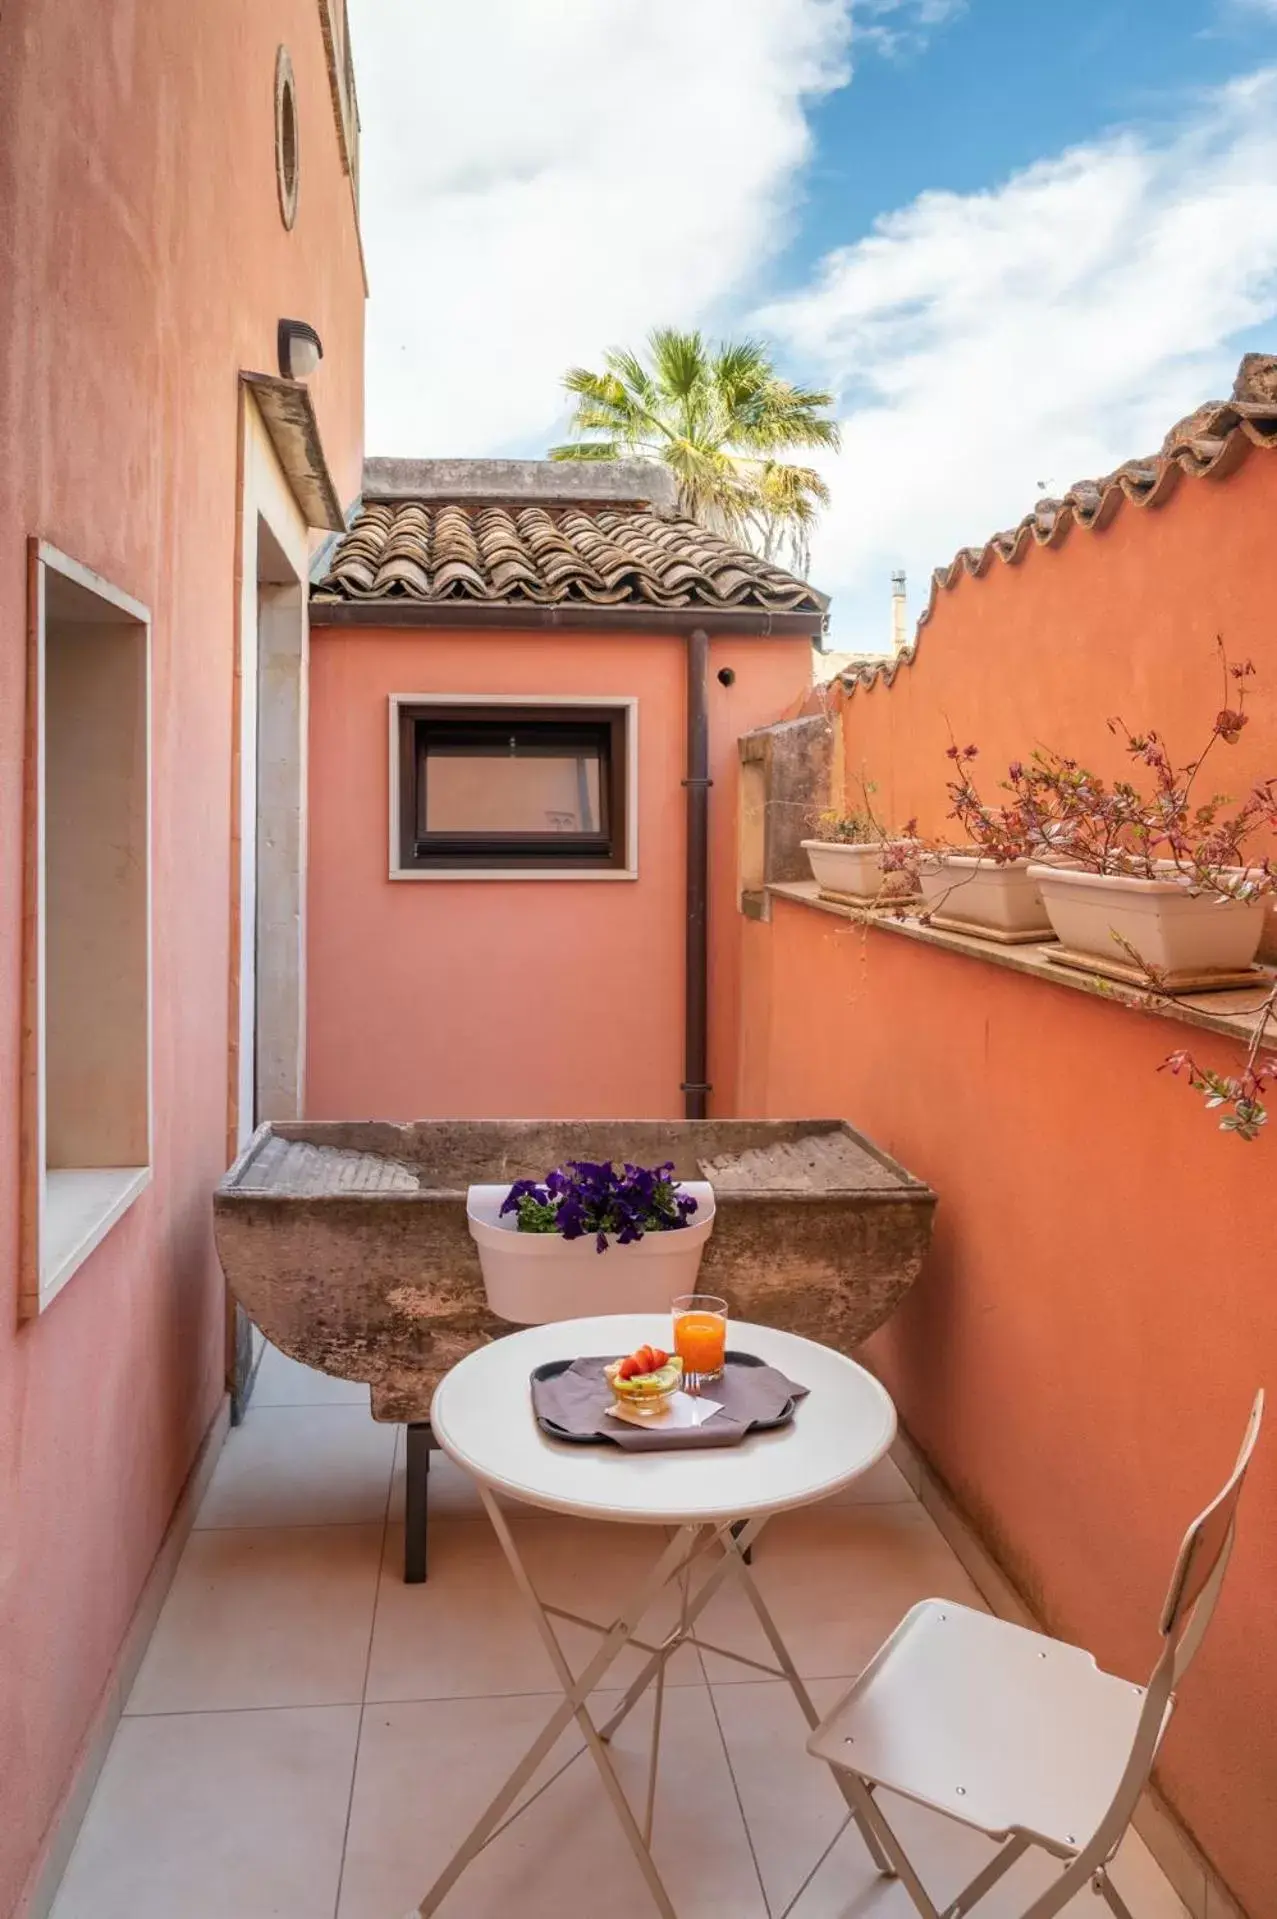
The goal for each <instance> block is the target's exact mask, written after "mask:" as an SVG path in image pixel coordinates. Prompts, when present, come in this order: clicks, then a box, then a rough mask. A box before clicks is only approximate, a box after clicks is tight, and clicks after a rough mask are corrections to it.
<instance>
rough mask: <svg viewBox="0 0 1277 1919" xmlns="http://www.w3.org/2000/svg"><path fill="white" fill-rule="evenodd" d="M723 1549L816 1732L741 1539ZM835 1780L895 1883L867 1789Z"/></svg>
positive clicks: (808, 1701) (815, 1719) (812, 1710)
mask: <svg viewBox="0 0 1277 1919" xmlns="http://www.w3.org/2000/svg"><path fill="white" fill-rule="evenodd" d="M742 1537H743V1535H742ZM723 1546H724V1551H725V1553H726V1555H727V1558H728V1559H729V1560H735V1561H736V1567H735V1570H736V1575H737V1578H738V1580H739V1581H740V1584H741V1585H742V1586H743V1587H744V1588H745V1597H746V1598H747V1599H748V1601H749V1603H750V1605H751V1606H752V1607H753V1609H754V1615H755V1617H756V1618H757V1620H758V1623H759V1625H760V1626H761V1627H762V1629H763V1632H764V1634H765V1635H766V1638H767V1643H768V1645H769V1646H770V1647H771V1649H772V1651H773V1653H774V1654H775V1655H776V1664H777V1665H778V1666H779V1667H780V1670H781V1673H782V1674H783V1676H784V1677H785V1679H787V1680H788V1682H789V1689H790V1691H791V1692H792V1693H793V1695H794V1698H795V1699H796V1700H797V1701H798V1705H799V1708H800V1709H801V1711H802V1714H803V1717H804V1718H805V1719H806V1721H807V1724H808V1725H809V1726H810V1727H811V1728H812V1730H813V1731H815V1729H816V1727H817V1726H818V1725H819V1724H820V1714H819V1713H818V1712H817V1711H816V1707H815V1705H814V1703H813V1701H812V1697H811V1694H810V1693H809V1692H808V1690H807V1688H806V1686H804V1684H803V1682H802V1679H801V1677H800V1675H799V1672H798V1668H797V1666H795V1664H794V1662H793V1660H792V1659H791V1658H790V1656H789V1648H788V1647H787V1646H786V1644H785V1642H784V1640H783V1639H782V1638H781V1636H780V1631H779V1629H778V1627H777V1625H776V1622H775V1620H774V1619H773V1618H772V1616H771V1614H770V1613H769V1612H768V1610H767V1607H766V1605H765V1604H764V1601H763V1595H762V1594H761V1593H760V1592H759V1590H758V1587H757V1586H756V1585H755V1584H754V1575H753V1573H752V1572H751V1571H750V1569H749V1565H748V1563H747V1561H746V1559H745V1550H746V1548H745V1547H744V1546H742V1543H741V1538H738V1537H737V1536H736V1535H735V1534H734V1533H733V1534H730V1535H729V1536H728V1537H727V1539H725V1540H724V1542H723ZM830 1770H831V1771H834V1768H832V1767H831V1768H830ZM834 1777H835V1780H836V1782H837V1785H838V1789H839V1791H840V1792H841V1793H842V1796H843V1799H844V1800H845V1801H846V1804H847V1810H848V1811H849V1812H850V1813H851V1816H852V1818H853V1819H854V1820H855V1822H856V1825H857V1826H858V1827H859V1829H860V1836H861V1838H862V1839H863V1840H864V1842H865V1847H866V1849H867V1851H868V1853H869V1857H870V1858H871V1859H872V1860H873V1862H874V1865H875V1866H876V1867H877V1868H878V1871H879V1872H880V1873H882V1875H883V1877H884V1878H887V1879H894V1878H895V1876H896V1871H895V1867H894V1866H893V1865H892V1863H891V1861H890V1859H889V1858H888V1857H887V1854H886V1852H885V1851H884V1849H883V1845H882V1842H881V1840H880V1839H879V1837H878V1834H877V1832H876V1831H875V1829H874V1826H873V1824H872V1815H873V1805H872V1801H870V1803H869V1805H868V1807H866V1805H865V1799H866V1798H868V1789H867V1788H866V1787H863V1786H860V1784H859V1781H856V1780H853V1779H851V1778H849V1777H847V1776H846V1775H844V1774H842V1773H840V1772H836V1771H834ZM862 1795H863V1797H862Z"/></svg>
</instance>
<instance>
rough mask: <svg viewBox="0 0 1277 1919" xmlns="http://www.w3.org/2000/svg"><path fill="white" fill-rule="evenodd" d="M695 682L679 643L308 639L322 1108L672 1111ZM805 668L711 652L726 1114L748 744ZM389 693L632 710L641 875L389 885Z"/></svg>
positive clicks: (791, 643)
mask: <svg viewBox="0 0 1277 1919" xmlns="http://www.w3.org/2000/svg"><path fill="white" fill-rule="evenodd" d="M723 666H731V667H732V668H733V669H734V670H735V673H736V680H735V683H734V685H732V686H730V687H724V686H721V685H720V684H719V682H718V679H717V674H718V672H719V670H720V668H721V667H723ZM685 673H686V667H685V652H684V644H683V642H682V640H681V639H678V638H672V637H666V636H660V637H652V636H647V637H644V636H643V635H641V634H636V635H633V636H631V635H629V634H624V633H597V634H590V633H581V634H575V633H573V634H566V635H565V634H555V635H545V634H542V633H540V632H536V631H531V632H529V631H522V632H521V631H507V632H504V633H502V632H500V631H493V632H490V633H487V632H485V633H480V632H473V633H472V632H463V633H458V632H448V631H436V632H431V631H418V632H413V631H408V630H401V631H396V632H382V631H376V630H370V629H367V628H358V627H356V628H349V627H347V628H342V627H325V626H318V625H317V626H313V627H312V629H311V687H310V700H311V706H310V711H311V739H310V764H311V796H310V882H309V927H308V974H309V978H308V1008H309V1011H308V1032H307V1110H308V1112H309V1113H310V1114H311V1115H312V1116H314V1117H316V1118H335V1117H352V1116H355V1115H375V1116H377V1117H378V1118H384V1119H414V1118H426V1117H430V1116H450V1117H459V1118H468V1117H474V1116H479V1115H483V1116H488V1117H516V1118H518V1117H523V1118H530V1117H547V1118H557V1117H563V1116H568V1115H573V1114H577V1115H580V1114H586V1115H590V1114H598V1115H601V1116H609V1115H623V1116H632V1117H653V1116H662V1115H677V1114H679V1113H681V1112H682V1110H683V1107H682V1095H681V1094H680V1092H679V1086H680V1082H681V1081H682V1078H683V1052H682V1048H683V929H684V909H683V900H684V869H683V851H684V843H685V825H684V822H685V797H684V791H683V788H682V785H681V784H680V782H681V780H682V777H683V771H684V752H685V690H684V689H685ZM809 677H810V646H809V642H808V641H807V640H806V639H803V638H799V639H796V640H793V639H786V640H754V639H747V640H740V641H735V642H733V641H732V640H731V639H730V638H724V639H721V640H717V639H716V640H715V642H714V644H713V646H712V648H711V660H710V680H709V690H710V701H709V706H710V726H711V771H712V773H713V776H714V778H715V780H716V786H715V788H714V790H713V793H712V795H711V842H712V843H711V874H712V882H711V884H712V897H711V911H710V938H711V964H710V1001H711V1015H710V1019H711V1026H710V1040H711V1059H710V1075H711V1078H712V1079H713V1081H714V1085H715V1092H714V1096H713V1107H714V1109H715V1110H717V1111H727V1112H729V1111H731V1110H732V1109H733V1105H734V1098H735V1093H734V1086H733V1084H732V1079H733V1073H734V1062H735V1028H736V995H737V971H738V969H737V954H738V942H739V935H740V921H739V919H738V916H737V913H736V910H735V884H736V880H735V869H736V845H735V840H736V816H735V796H736V779H735V763H736V741H737V738H738V736H739V734H741V733H742V732H745V731H747V730H748V729H749V728H751V727H753V726H757V725H759V724H761V723H763V722H764V721H768V720H772V719H775V718H776V717H778V716H779V715H780V714H781V713H783V712H784V711H786V710H787V709H788V708H789V707H791V706H792V705H793V704H794V703H795V701H796V700H797V699H799V698H800V696H801V695H802V693H803V691H804V689H805V687H806V685H807V683H808V680H809ZM392 693H400V694H404V693H407V694H412V693H421V694H426V695H429V694H431V693H436V694H438V693H453V694H457V693H462V694H483V693H502V694H505V695H517V694H519V693H529V694H531V693H535V694H539V695H542V696H551V695H554V694H562V695H578V696H592V695H598V696H600V697H630V696H633V697H636V698H637V699H638V701H639V714H638V739H639V772H638V808H639V878H638V879H637V880H633V881H628V880H574V879H565V880H548V881H541V880H536V881H532V880H528V881H492V880H424V881H421V880H391V879H389V878H388V877H387V873H388V813H387V805H388V801H387V794H388V784H389V771H388V752H389V744H388V741H389V729H388V718H387V714H388V701H389V698H390V695H391V694H392Z"/></svg>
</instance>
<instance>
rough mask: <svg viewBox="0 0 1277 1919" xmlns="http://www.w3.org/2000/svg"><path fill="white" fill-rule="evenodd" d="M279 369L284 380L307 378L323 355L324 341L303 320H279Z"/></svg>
mask: <svg viewBox="0 0 1277 1919" xmlns="http://www.w3.org/2000/svg"><path fill="white" fill-rule="evenodd" d="M276 337H277V342H278V351H279V370H280V372H281V374H282V375H283V377H284V378H285V379H286V380H308V379H309V378H310V376H311V374H312V373H313V372H314V371H315V368H316V367H317V366H318V365H319V362H320V361H321V360H322V359H323V357H324V343H323V341H322V340H321V339H320V337H319V335H318V334H317V333H316V331H315V329H314V327H313V326H307V324H306V322H305V321H304V320H281V321H280V323H279V332H278V334H277V336H276Z"/></svg>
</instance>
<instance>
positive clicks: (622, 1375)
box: [616, 1353, 643, 1379]
mask: <svg viewBox="0 0 1277 1919" xmlns="http://www.w3.org/2000/svg"><path fill="white" fill-rule="evenodd" d="M642 1370H643V1368H642V1367H641V1366H640V1365H639V1363H638V1360H637V1358H636V1357H635V1355H634V1354H633V1353H631V1354H630V1356H629V1358H628V1359H623V1360H621V1362H620V1364H619V1365H618V1366H617V1369H616V1376H617V1378H618V1379H633V1378H634V1376H635V1374H636V1373H641V1372H642Z"/></svg>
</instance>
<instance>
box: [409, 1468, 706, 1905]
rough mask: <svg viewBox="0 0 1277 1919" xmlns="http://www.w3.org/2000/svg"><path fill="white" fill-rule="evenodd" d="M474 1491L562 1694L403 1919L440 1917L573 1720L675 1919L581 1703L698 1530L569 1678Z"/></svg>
mask: <svg viewBox="0 0 1277 1919" xmlns="http://www.w3.org/2000/svg"><path fill="white" fill-rule="evenodd" d="M479 1491H480V1496H481V1497H482V1499H483V1503H484V1505H485V1507H486V1508H487V1512H488V1517H489V1519H490V1520H491V1521H492V1525H493V1529H494V1531H495V1532H496V1535H497V1538H498V1539H499V1540H500V1542H501V1547H502V1550H503V1552H504V1553H505V1556H506V1558H507V1560H508V1561H509V1563H510V1569H511V1571H512V1572H513V1574H514V1577H515V1582H516V1584H517V1585H518V1587H519V1590H520V1592H521V1593H522V1594H523V1596H524V1598H525V1599H526V1601H527V1603H528V1607H529V1609H530V1611H531V1612H532V1615H533V1618H534V1620H535V1622H536V1626H537V1630H538V1632H539V1633H540V1634H541V1637H542V1639H543V1640H544V1642H545V1647H546V1650H547V1652H548V1653H549V1655H550V1658H551V1660H552V1661H553V1664H554V1668H555V1671H556V1672H557V1673H558V1676H559V1681H560V1684H561V1685H562V1687H563V1703H562V1705H561V1706H559V1707H557V1708H556V1710H555V1711H554V1713H553V1714H552V1715H551V1717H550V1718H549V1719H548V1720H547V1721H546V1724H545V1726H544V1728H543V1729H542V1731H541V1732H540V1733H539V1734H538V1736H537V1738H536V1739H535V1740H534V1741H533V1742H532V1745H531V1746H530V1747H529V1748H528V1750H527V1752H526V1753H525V1754H524V1756H523V1758H522V1759H521V1760H520V1762H519V1764H518V1765H517V1766H516V1768H515V1770H514V1771H513V1772H512V1773H511V1775H510V1777H509V1778H508V1779H507V1780H506V1783H505V1784H504V1786H502V1788H501V1790H500V1792H498V1793H497V1795H496V1797H495V1799H493V1801H492V1802H491V1804H490V1805H489V1806H488V1808H487V1810H486V1811H485V1812H483V1813H482V1814H481V1815H480V1817H479V1819H478V1820H477V1821H476V1822H475V1824H474V1826H473V1827H472V1828H471V1830H470V1832H469V1833H468V1834H467V1836H466V1838H465V1839H464V1840H463V1841H462V1843H461V1845H460V1846H459V1847H458V1849H457V1851H456V1852H455V1853H454V1855H453V1857H452V1858H451V1860H450V1861H449V1862H448V1864H447V1865H446V1866H445V1867H444V1869H443V1871H442V1872H441V1873H440V1875H439V1877H438V1878H437V1879H436V1880H435V1882H434V1884H433V1885H432V1886H431V1888H430V1890H429V1891H428V1892H427V1893H426V1895H425V1897H424V1898H423V1899H422V1901H421V1903H420V1905H418V1906H416V1907H415V1908H414V1909H413V1911H412V1913H411V1914H409V1915H408V1919H428V1915H429V1914H431V1913H433V1912H437V1911H438V1909H439V1906H440V1904H441V1903H442V1901H443V1900H444V1899H445V1898H446V1897H447V1895H448V1893H449V1892H450V1891H451V1890H452V1888H453V1886H455V1884H456V1883H457V1881H458V1879H459V1878H460V1877H461V1875H462V1873H463V1872H464V1871H465V1869H466V1867H467V1866H468V1865H469V1864H470V1863H471V1861H472V1860H473V1859H475V1858H476V1857H477V1856H478V1854H479V1853H480V1852H482V1850H483V1848H484V1846H485V1845H486V1844H487V1842H488V1840H489V1839H490V1838H491V1837H492V1836H493V1833H494V1832H495V1830H496V1827H497V1826H498V1824H499V1823H500V1822H501V1820H502V1819H503V1818H504V1816H505V1814H506V1813H507V1812H508V1811H509V1810H510V1808H511V1806H513V1804H514V1803H515V1801H516V1800H517V1798H518V1797H519V1794H520V1793H521V1792H522V1791H523V1789H524V1787H525V1786H526V1785H527V1784H528V1782H529V1781H530V1780H531V1779H532V1778H533V1776H534V1774H535V1773H536V1771H537V1768H538V1767H539V1766H540V1765H541V1763H542V1761H543V1760H544V1759H545V1758H546V1757H547V1755H548V1754H549V1753H550V1752H551V1750H552V1749H553V1747H554V1745H555V1743H556V1742H557V1740H558V1739H559V1737H560V1736H561V1734H562V1733H564V1732H565V1731H566V1730H567V1728H568V1726H569V1725H570V1724H571V1723H572V1721H573V1720H574V1719H575V1720H576V1722H577V1724H578V1725H579V1726H580V1728H581V1731H582V1732H583V1734H584V1735H585V1740H586V1744H587V1745H588V1747H589V1749H590V1753H591V1755H592V1757H593V1759H594V1763H595V1765H596V1766H597V1767H598V1769H599V1776H600V1778H601V1779H602V1781H603V1785H604V1789H605V1790H606V1792H607V1795H608V1797H609V1799H610V1800H611V1801H612V1806H613V1809H614V1811H615V1813H616V1816H617V1819H618V1820H619V1822H620V1825H621V1828H622V1830H623V1831H624V1833H625V1836H626V1838H627V1840H628V1841H629V1844H630V1847H631V1850H632V1851H633V1853H634V1857H635V1859H636V1860H637V1861H638V1865H639V1869H640V1871H641V1872H642V1874H643V1877H644V1879H645V1880H646V1881H647V1885H648V1889H649V1891H650V1892H651V1894H652V1898H653V1900H654V1902H655V1904H656V1907H657V1910H658V1911H659V1912H660V1913H661V1914H662V1919H677V1914H676V1913H675V1910H674V1907H673V1905H672V1904H671V1903H670V1898H669V1894H668V1893H667V1892H666V1890H665V1887H664V1885H663V1883H662V1881H661V1877H660V1874H659V1873H658V1872H657V1870H656V1865H655V1862H654V1861H653V1859H652V1855H651V1853H650V1852H649V1851H648V1848H647V1846H646V1845H645V1844H644V1842H643V1835H642V1833H641V1832H640V1830H639V1827H638V1824H637V1822H636V1821H635V1818H634V1815H633V1813H632V1812H631V1811H630V1807H629V1802H628V1800H627V1799H626V1797H625V1794H624V1792H623V1791H622V1789H621V1784H620V1781H619V1780H618V1779H617V1777H616V1773H615V1771H614V1770H613V1767H612V1762H611V1760H610V1758H609V1757H608V1753H607V1749H606V1747H605V1746H604V1745H603V1742H602V1740H601V1739H600V1737H599V1733H598V1730H597V1728H596V1727H595V1725H594V1721H593V1720H592V1719H591V1718H590V1715H589V1713H588V1711H587V1710H586V1703H585V1702H586V1701H587V1700H588V1698H589V1696H590V1694H591V1693H592V1692H593V1691H594V1690H595V1688H596V1687H597V1686H598V1684H599V1682H600V1681H601V1679H602V1678H603V1675H604V1674H605V1673H606V1672H607V1670H608V1668H609V1667H610V1666H612V1665H613V1664H614V1663H615V1661H616V1660H617V1659H618V1658H619V1656H620V1654H621V1653H622V1652H623V1651H624V1650H625V1648H626V1646H627V1645H628V1644H629V1642H630V1640H631V1638H632V1637H633V1635H634V1633H635V1632H636V1631H637V1629H638V1626H639V1622H640V1620H641V1619H642V1617H643V1615H644V1613H645V1612H646V1611H647V1609H648V1607H649V1606H650V1605H651V1604H652V1602H653V1600H654V1599H655V1598H656V1596H657V1594H658V1593H660V1592H661V1591H662V1589H663V1588H664V1587H665V1586H666V1585H668V1583H669V1581H670V1580H671V1579H672V1578H673V1577H674V1576H675V1575H676V1574H677V1573H678V1572H679V1570H680V1568H681V1567H682V1565H683V1564H684V1563H685V1562H686V1561H688V1560H689V1559H691V1558H693V1557H694V1556H695V1549H696V1536H697V1533H698V1532H699V1530H700V1529H699V1528H698V1527H692V1526H688V1527H683V1528H681V1529H680V1530H679V1531H678V1532H677V1533H676V1534H675V1535H674V1537H673V1539H672V1540H670V1542H669V1544H668V1545H667V1546H666V1549H665V1551H664V1552H663V1553H662V1554H661V1556H660V1558H659V1559H658V1560H657V1562H656V1564H655V1566H654V1567H653V1568H652V1571H651V1572H650V1573H649V1574H648V1577H647V1578H646V1579H645V1580H644V1581H643V1583H642V1585H641V1586H640V1587H639V1588H638V1590H637V1591H636V1593H635V1594H634V1597H633V1598H632V1599H631V1600H630V1602H629V1604H628V1605H627V1606H626V1608H625V1610H624V1611H623V1612H622V1613H621V1614H620V1615H619V1616H618V1617H617V1619H616V1620H615V1621H614V1622H613V1624H612V1626H611V1628H610V1630H609V1631H608V1633H607V1635H606V1636H605V1638H604V1640H603V1643H602V1644H601V1645H600V1647H599V1649H598V1651H597V1652H596V1653H595V1655H594V1657H593V1659H591V1660H590V1662H589V1664H588V1665H587V1666H586V1668H585V1670H584V1671H583V1672H582V1673H581V1675H580V1677H579V1678H577V1677H575V1676H574V1674H573V1672H572V1668H571V1667H570V1666H569V1664H568V1662H567V1660H566V1659H565V1658H564V1655H563V1650H562V1647H561V1646H560V1645H559V1642H558V1639H557V1637H556V1635H555V1632H554V1628H553V1626H551V1624H550V1621H549V1619H548V1618H547V1617H546V1614H545V1610H544V1608H543V1607H542V1604H541V1601H540V1599H539V1598H538V1596H537V1592H536V1588H535V1587H534V1586H533V1584H532V1581H531V1579H530V1578H529V1577H528V1574H527V1571H526V1569H525V1567H524V1564H523V1561H522V1559H521V1557H520V1555H519V1549H518V1546H517V1544H516V1542H515V1539H514V1535H513V1534H512V1532H511V1531H510V1527H509V1525H508V1524H507V1521H506V1517H505V1514H504V1513H503V1512H502V1511H501V1508H500V1507H499V1506H498V1504H497V1502H496V1501H495V1499H493V1497H492V1495H491V1494H490V1493H489V1491H488V1489H487V1487H486V1486H481V1487H480V1489H479Z"/></svg>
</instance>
